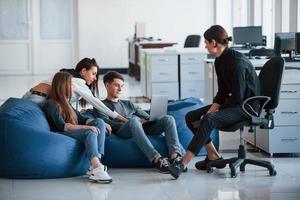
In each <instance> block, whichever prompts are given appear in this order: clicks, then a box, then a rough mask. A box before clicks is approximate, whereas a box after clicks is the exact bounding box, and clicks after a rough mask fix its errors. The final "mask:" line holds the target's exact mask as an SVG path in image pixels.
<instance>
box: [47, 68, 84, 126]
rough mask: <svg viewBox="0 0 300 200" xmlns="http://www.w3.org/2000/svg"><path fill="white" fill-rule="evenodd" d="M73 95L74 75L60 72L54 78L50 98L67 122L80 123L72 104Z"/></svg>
mask: <svg viewBox="0 0 300 200" xmlns="http://www.w3.org/2000/svg"><path fill="white" fill-rule="evenodd" d="M71 96H72V75H71V74H69V73H67V72H58V73H56V74H55V75H54V77H53V80H52V86H51V92H50V94H49V99H50V100H52V101H53V103H54V104H55V106H56V107H57V108H58V111H59V113H60V114H61V116H62V117H63V119H64V120H65V122H67V123H71V124H78V120H77V115H76V113H75V111H74V110H73V108H72V106H71V105H70V103H69V102H70V99H71Z"/></svg>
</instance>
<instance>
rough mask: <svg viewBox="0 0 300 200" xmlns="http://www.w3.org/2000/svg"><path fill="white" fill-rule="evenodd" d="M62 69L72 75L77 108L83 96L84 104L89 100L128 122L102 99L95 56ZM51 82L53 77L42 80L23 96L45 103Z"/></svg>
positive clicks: (74, 104) (73, 98)
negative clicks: (69, 67)
mask: <svg viewBox="0 0 300 200" xmlns="http://www.w3.org/2000/svg"><path fill="white" fill-rule="evenodd" d="M60 71H65V72H68V73H70V74H71V75H72V85H73V93H72V97H71V100H70V101H71V104H72V105H73V106H74V107H76V109H77V108H78V103H79V99H81V98H82V99H83V100H81V103H82V104H81V105H82V106H84V105H85V104H86V102H88V103H90V104H91V105H92V106H93V107H94V108H95V109H97V110H99V111H101V112H103V113H104V114H106V115H107V116H109V117H111V118H113V119H119V120H120V121H124V122H127V119H126V118H124V117H123V116H121V115H119V114H118V113H116V112H113V111H111V110H110V109H108V108H107V107H106V106H105V105H104V104H103V103H102V102H101V101H100V99H99V96H98V95H99V92H98V78H99V66H98V64H97V62H96V60H95V59H94V58H92V59H90V58H84V59H82V60H80V61H79V62H78V64H77V65H76V67H75V69H61V70H60ZM51 82H52V79H50V80H45V81H42V82H41V83H39V84H38V85H36V86H35V87H33V88H31V89H30V90H29V91H28V92H27V93H26V94H25V95H24V96H23V98H24V99H30V100H32V101H33V102H35V103H43V102H44V101H45V100H46V99H47V96H48V95H49V93H50V91H51Z"/></svg>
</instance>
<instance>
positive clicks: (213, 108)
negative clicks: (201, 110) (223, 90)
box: [207, 103, 221, 113]
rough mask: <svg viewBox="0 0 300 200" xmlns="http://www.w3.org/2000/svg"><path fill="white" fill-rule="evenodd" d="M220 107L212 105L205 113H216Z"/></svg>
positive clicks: (216, 104)
mask: <svg viewBox="0 0 300 200" xmlns="http://www.w3.org/2000/svg"><path fill="white" fill-rule="evenodd" d="M220 107H221V106H220V104H218V103H213V104H212V105H211V106H210V108H209V110H208V111H207V113H210V112H216V111H218V110H219V108H220Z"/></svg>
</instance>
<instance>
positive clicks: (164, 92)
mask: <svg viewBox="0 0 300 200" xmlns="http://www.w3.org/2000/svg"><path fill="white" fill-rule="evenodd" d="M159 93H161V94H166V93H168V91H165V90H161V91H159Z"/></svg>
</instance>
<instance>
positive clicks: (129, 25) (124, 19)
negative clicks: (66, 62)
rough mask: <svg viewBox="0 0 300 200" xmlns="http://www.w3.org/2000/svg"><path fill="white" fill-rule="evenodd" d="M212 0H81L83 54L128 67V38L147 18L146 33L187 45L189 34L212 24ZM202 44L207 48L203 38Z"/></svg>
mask: <svg viewBox="0 0 300 200" xmlns="http://www.w3.org/2000/svg"><path fill="white" fill-rule="evenodd" d="M213 3H214V2H213V1H211V0H186V1H182V0H164V1H161V0H151V1H149V0H130V1H125V0H110V1H107V0H78V16H79V17H78V31H79V32H78V40H79V57H85V56H89V57H95V58H96V59H97V60H98V61H99V63H100V65H101V67H105V68H114V67H118V68H119V67H127V66H128V55H127V54H128V51H127V48H128V46H127V42H126V38H128V37H131V36H133V34H134V25H135V23H136V22H144V23H145V25H146V36H148V37H149V36H152V37H154V38H162V39H164V40H169V41H175V42H178V43H179V45H180V46H182V45H183V43H184V40H185V38H186V36H187V35H189V34H200V35H203V32H204V31H205V30H206V29H207V28H208V27H209V26H210V25H212V24H213V23H214V22H213V17H214V13H213ZM201 43H202V44H201V46H202V47H203V48H204V45H203V40H202V41H201Z"/></svg>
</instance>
